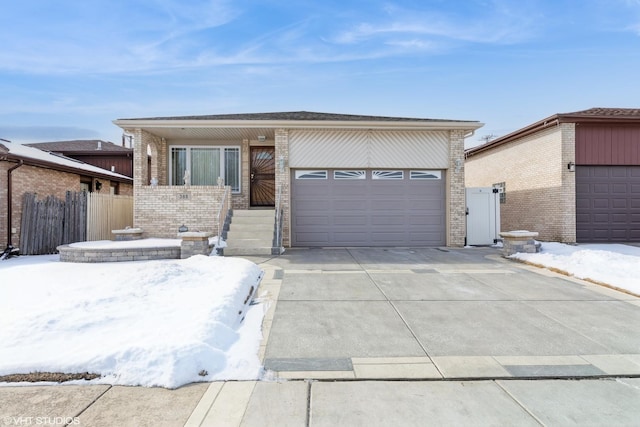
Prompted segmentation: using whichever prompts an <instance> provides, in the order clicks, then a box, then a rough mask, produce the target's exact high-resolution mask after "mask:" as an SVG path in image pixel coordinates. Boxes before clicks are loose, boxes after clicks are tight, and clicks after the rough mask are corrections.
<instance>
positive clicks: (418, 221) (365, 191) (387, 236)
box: [291, 169, 446, 246]
mask: <svg viewBox="0 0 640 427" xmlns="http://www.w3.org/2000/svg"><path fill="white" fill-rule="evenodd" d="M291 182H292V191H291V228H292V229H291V236H292V245H293V246H439V245H444V244H445V243H446V241H445V179H444V171H440V170H433V171H429V170H333V169H328V170H296V171H293V172H292V177H291Z"/></svg>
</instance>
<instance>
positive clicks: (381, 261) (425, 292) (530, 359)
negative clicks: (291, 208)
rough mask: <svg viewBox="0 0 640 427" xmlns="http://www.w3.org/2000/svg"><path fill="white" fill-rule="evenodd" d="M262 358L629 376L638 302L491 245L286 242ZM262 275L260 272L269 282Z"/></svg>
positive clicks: (637, 334) (401, 373)
mask: <svg viewBox="0 0 640 427" xmlns="http://www.w3.org/2000/svg"><path fill="white" fill-rule="evenodd" d="M253 261H255V262H258V263H260V264H261V265H263V266H264V267H267V269H268V270H270V271H271V272H272V273H271V275H272V277H270V278H269V277H267V280H266V281H265V284H266V288H267V289H270V291H271V292H272V295H273V297H274V301H275V298H276V297H277V304H276V306H275V308H274V309H273V312H272V313H271V316H270V317H268V319H267V324H266V326H267V328H266V331H265V332H266V333H267V334H268V341H267V345H266V348H265V349H264V365H265V368H266V369H269V370H271V371H273V372H274V373H275V375H276V376H277V377H278V378H288V379H321V378H332V379H354V378H355V379H439V378H446V379H454V378H455V379H488V378H491V379H497V378H533V377H535V378H563V377H571V378H581V377H599V376H611V375H640V329H639V328H637V325H638V324H640V300H639V299H638V298H635V297H633V296H630V295H627V294H624V293H620V292H617V291H614V290H610V289H607V288H605V287H602V286H598V285H594V284H590V283H587V282H584V281H580V280H576V279H572V278H569V277H565V276H562V275H559V274H556V273H553V272H550V271H548V270H543V269H539V268H535V267H529V266H526V265H524V264H518V263H515V262H512V261H508V260H505V259H503V258H501V257H500V256H499V254H498V251H497V250H495V249H492V248H467V249H438V248H423V249H372V248H366V249H291V250H288V251H287V253H286V255H285V256H282V257H278V258H273V259H269V260H266V259H265V260H259V259H253ZM269 279H270V280H269Z"/></svg>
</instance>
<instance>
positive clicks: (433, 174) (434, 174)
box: [409, 171, 442, 179]
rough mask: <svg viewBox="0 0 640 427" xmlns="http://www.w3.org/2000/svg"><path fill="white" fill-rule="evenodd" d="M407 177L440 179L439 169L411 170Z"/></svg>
mask: <svg viewBox="0 0 640 427" xmlns="http://www.w3.org/2000/svg"><path fill="white" fill-rule="evenodd" d="M409 179H442V172H441V171H411V175H410V176H409Z"/></svg>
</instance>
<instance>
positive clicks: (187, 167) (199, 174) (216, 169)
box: [170, 147, 240, 193]
mask: <svg viewBox="0 0 640 427" xmlns="http://www.w3.org/2000/svg"><path fill="white" fill-rule="evenodd" d="M187 171H189V174H188V178H189V182H190V184H191V185H218V177H222V178H224V182H225V185H229V186H230V187H231V191H233V192H234V193H239V192H240V148H239V147H171V160H170V174H171V180H170V182H171V185H184V183H185V174H186V172H187Z"/></svg>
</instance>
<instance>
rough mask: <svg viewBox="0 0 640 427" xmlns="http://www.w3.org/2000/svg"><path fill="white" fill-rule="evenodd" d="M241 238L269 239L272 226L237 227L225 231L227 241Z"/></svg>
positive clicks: (271, 235) (271, 233)
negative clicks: (259, 227)
mask: <svg viewBox="0 0 640 427" xmlns="http://www.w3.org/2000/svg"><path fill="white" fill-rule="evenodd" d="M243 239H261V240H269V241H270V240H271V239H273V226H272V227H269V228H265V229H256V228H253V227H251V228H244V227H237V228H230V229H229V231H227V241H229V240H243Z"/></svg>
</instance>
